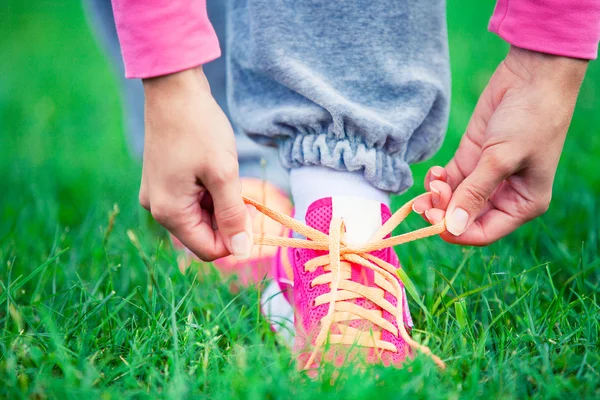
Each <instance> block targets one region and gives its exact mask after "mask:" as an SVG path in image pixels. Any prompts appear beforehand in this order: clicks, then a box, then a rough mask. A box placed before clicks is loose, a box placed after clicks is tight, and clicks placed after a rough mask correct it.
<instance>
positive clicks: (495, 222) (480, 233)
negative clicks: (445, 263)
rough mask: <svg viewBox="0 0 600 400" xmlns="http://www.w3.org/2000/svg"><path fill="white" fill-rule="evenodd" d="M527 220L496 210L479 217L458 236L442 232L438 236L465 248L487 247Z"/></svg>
mask: <svg viewBox="0 0 600 400" xmlns="http://www.w3.org/2000/svg"><path fill="white" fill-rule="evenodd" d="M527 221H528V219H523V218H519V217H516V216H513V215H510V214H507V213H505V212H503V211H500V210H497V209H491V210H489V211H488V212H486V213H485V214H483V215H482V216H481V217H479V218H478V219H477V220H475V222H474V223H473V224H471V225H470V226H469V228H468V229H467V230H466V231H465V232H464V233H462V234H461V235H460V236H455V235H453V234H451V233H450V232H444V233H442V234H441V235H440V236H441V237H442V239H443V240H445V241H446V242H448V243H454V244H460V245H465V246H487V245H489V244H491V243H493V242H495V241H496V240H498V239H501V238H503V237H504V236H506V235H508V234H509V233H511V232H513V231H514V230H515V229H517V228H518V227H519V226H521V225H523V224H524V223H525V222H527Z"/></svg>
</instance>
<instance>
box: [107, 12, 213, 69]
mask: <svg viewBox="0 0 600 400" xmlns="http://www.w3.org/2000/svg"><path fill="white" fill-rule="evenodd" d="M212 1H220V0H212ZM112 4H113V10H114V14H115V22H116V25H117V32H118V34H119V42H120V43H121V51H122V53H123V61H124V62H125V76H126V77H127V78H150V77H154V76H160V75H165V74H169V73H173V72H178V71H183V70H185V69H189V68H192V67H195V66H198V65H201V64H205V63H207V62H209V61H212V60H214V59H215V58H218V57H219V56H220V55H221V49H220V48H219V41H218V39H217V35H216V34H215V31H214V29H213V27H212V25H211V23H210V21H209V20H208V15H207V13H206V0H112Z"/></svg>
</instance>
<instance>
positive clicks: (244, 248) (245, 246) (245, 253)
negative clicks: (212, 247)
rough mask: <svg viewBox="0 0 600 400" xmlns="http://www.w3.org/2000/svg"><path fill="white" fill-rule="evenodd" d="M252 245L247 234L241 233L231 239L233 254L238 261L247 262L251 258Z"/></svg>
mask: <svg viewBox="0 0 600 400" xmlns="http://www.w3.org/2000/svg"><path fill="white" fill-rule="evenodd" d="M251 250H252V243H250V236H248V234H247V233H246V232H240V233H237V234H235V235H233V236H232V237H231V253H232V254H233V255H234V256H235V258H237V259H238V260H245V259H247V258H248V257H250V251H251Z"/></svg>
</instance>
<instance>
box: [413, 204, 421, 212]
mask: <svg viewBox="0 0 600 400" xmlns="http://www.w3.org/2000/svg"><path fill="white" fill-rule="evenodd" d="M412 209H413V211H414V212H416V213H417V214H419V215H422V214H423V211H419V210H417V209H416V208H415V205H414V204H413V206H412Z"/></svg>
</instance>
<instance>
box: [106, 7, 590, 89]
mask: <svg viewBox="0 0 600 400" xmlns="http://www.w3.org/2000/svg"><path fill="white" fill-rule="evenodd" d="M209 1H220V0H209ZM112 3H113V9H114V14H115V21H116V24H117V31H118V34H119V40H120V42H121V50H122V52H123V60H124V61H125V75H126V76H127V77H128V78H150V77H154V76H160V75H166V74H169V73H173V72H177V71H183V70H185V69H188V68H192V67H195V66H198V65H201V64H205V63H207V62H209V61H212V60H214V59H216V58H218V57H219V56H220V55H221V50H220V48H219V41H218V40H217V36H216V34H215V31H214V29H213V27H212V25H211V23H210V21H209V20H208V15H207V12H206V0H143V1H140V0H112ZM489 29H490V31H492V32H494V33H496V34H498V35H499V36H500V37H502V38H503V39H504V40H506V41H507V42H509V43H511V44H513V45H515V46H518V47H521V48H524V49H528V50H534V51H539V52H543V53H549V54H555V55H560V56H566V57H573V58H583V59H595V58H596V56H597V52H598V41H599V40H600V0H497V4H496V8H495V10H494V14H493V15H492V18H491V20H490V24H489Z"/></svg>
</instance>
